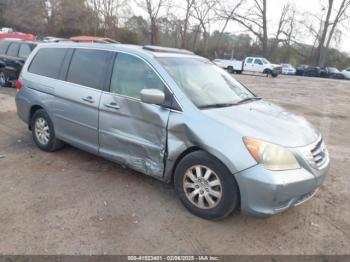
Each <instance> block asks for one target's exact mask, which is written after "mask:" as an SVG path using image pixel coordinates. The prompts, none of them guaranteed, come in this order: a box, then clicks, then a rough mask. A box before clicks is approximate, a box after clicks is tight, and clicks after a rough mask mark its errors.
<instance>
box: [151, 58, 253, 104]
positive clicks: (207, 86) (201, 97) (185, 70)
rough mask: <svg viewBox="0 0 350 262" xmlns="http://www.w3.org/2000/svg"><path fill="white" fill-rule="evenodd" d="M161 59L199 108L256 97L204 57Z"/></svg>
mask: <svg viewBox="0 0 350 262" xmlns="http://www.w3.org/2000/svg"><path fill="white" fill-rule="evenodd" d="M158 61H159V62H160V63H161V64H162V65H163V66H164V68H165V69H166V70H167V72H168V73H169V74H170V75H171V76H172V77H173V79H174V80H175V82H176V83H177V84H178V86H179V87H180V88H181V89H182V90H183V92H184V93H185V94H186V95H187V97H188V98H189V99H190V100H191V101H192V102H193V103H194V104H195V105H196V106H197V107H198V108H209V107H220V106H221V107H224V106H231V105H234V104H237V103H239V102H241V101H243V100H247V99H254V98H256V97H255V96H254V95H253V94H252V93H251V92H250V91H249V90H247V89H246V88H245V87H244V86H243V85H242V84H240V83H239V82H238V81H236V80H235V79H233V78H232V77H231V75H230V74H229V73H227V72H226V71H224V70H222V69H221V68H219V67H218V66H216V65H214V64H213V63H212V62H210V61H208V60H206V59H204V58H193V57H191V58H187V57H180V58H179V57H176V58H175V57H160V58H158Z"/></svg>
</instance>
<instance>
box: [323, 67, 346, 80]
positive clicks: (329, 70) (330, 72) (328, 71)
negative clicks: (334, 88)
mask: <svg viewBox="0 0 350 262" xmlns="http://www.w3.org/2000/svg"><path fill="white" fill-rule="evenodd" d="M320 76H321V77H324V78H333V79H345V75H344V74H343V73H342V72H340V71H339V70H338V69H337V68H335V67H325V68H322V69H321V72H320Z"/></svg>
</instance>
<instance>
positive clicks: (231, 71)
mask: <svg viewBox="0 0 350 262" xmlns="http://www.w3.org/2000/svg"><path fill="white" fill-rule="evenodd" d="M227 71H228V72H229V73H230V74H233V73H234V70H233V67H232V66H229V67H227Z"/></svg>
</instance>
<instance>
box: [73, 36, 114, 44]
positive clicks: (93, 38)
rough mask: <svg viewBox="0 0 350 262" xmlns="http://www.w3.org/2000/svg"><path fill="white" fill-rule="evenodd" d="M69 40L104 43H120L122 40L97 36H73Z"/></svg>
mask: <svg viewBox="0 0 350 262" xmlns="http://www.w3.org/2000/svg"><path fill="white" fill-rule="evenodd" d="M69 40H71V41H73V42H78V43H102V44H120V42H118V41H115V40H113V39H110V38H106V37H97V36H85V35H81V36H73V37H71V38H69Z"/></svg>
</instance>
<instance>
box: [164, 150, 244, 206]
mask: <svg viewBox="0 0 350 262" xmlns="http://www.w3.org/2000/svg"><path fill="white" fill-rule="evenodd" d="M197 151H203V152H205V153H207V154H208V155H210V156H211V157H213V158H215V159H216V160H217V161H219V162H220V163H221V164H222V165H223V166H225V167H226V168H227V170H229V171H230V168H229V167H228V166H227V165H226V164H225V162H224V161H222V160H221V159H220V158H219V157H217V156H215V154H213V153H211V152H208V150H205V149H203V148H201V147H199V146H192V147H189V148H187V149H186V150H185V151H183V152H182V153H181V154H180V155H179V156H178V157H177V159H176V161H175V163H174V165H173V167H172V170H171V177H170V178H171V180H170V183H172V184H174V177H175V171H176V168H177V166H178V164H179V163H180V162H181V160H182V159H184V157H186V156H187V155H189V154H191V153H194V152H197ZM230 173H231V174H232V172H231V171H230ZM232 177H233V179H234V180H235V182H236V184H237V188H238V206H239V208H240V207H241V190H240V187H239V184H238V181H237V179H236V177H235V175H234V174H232Z"/></svg>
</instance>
